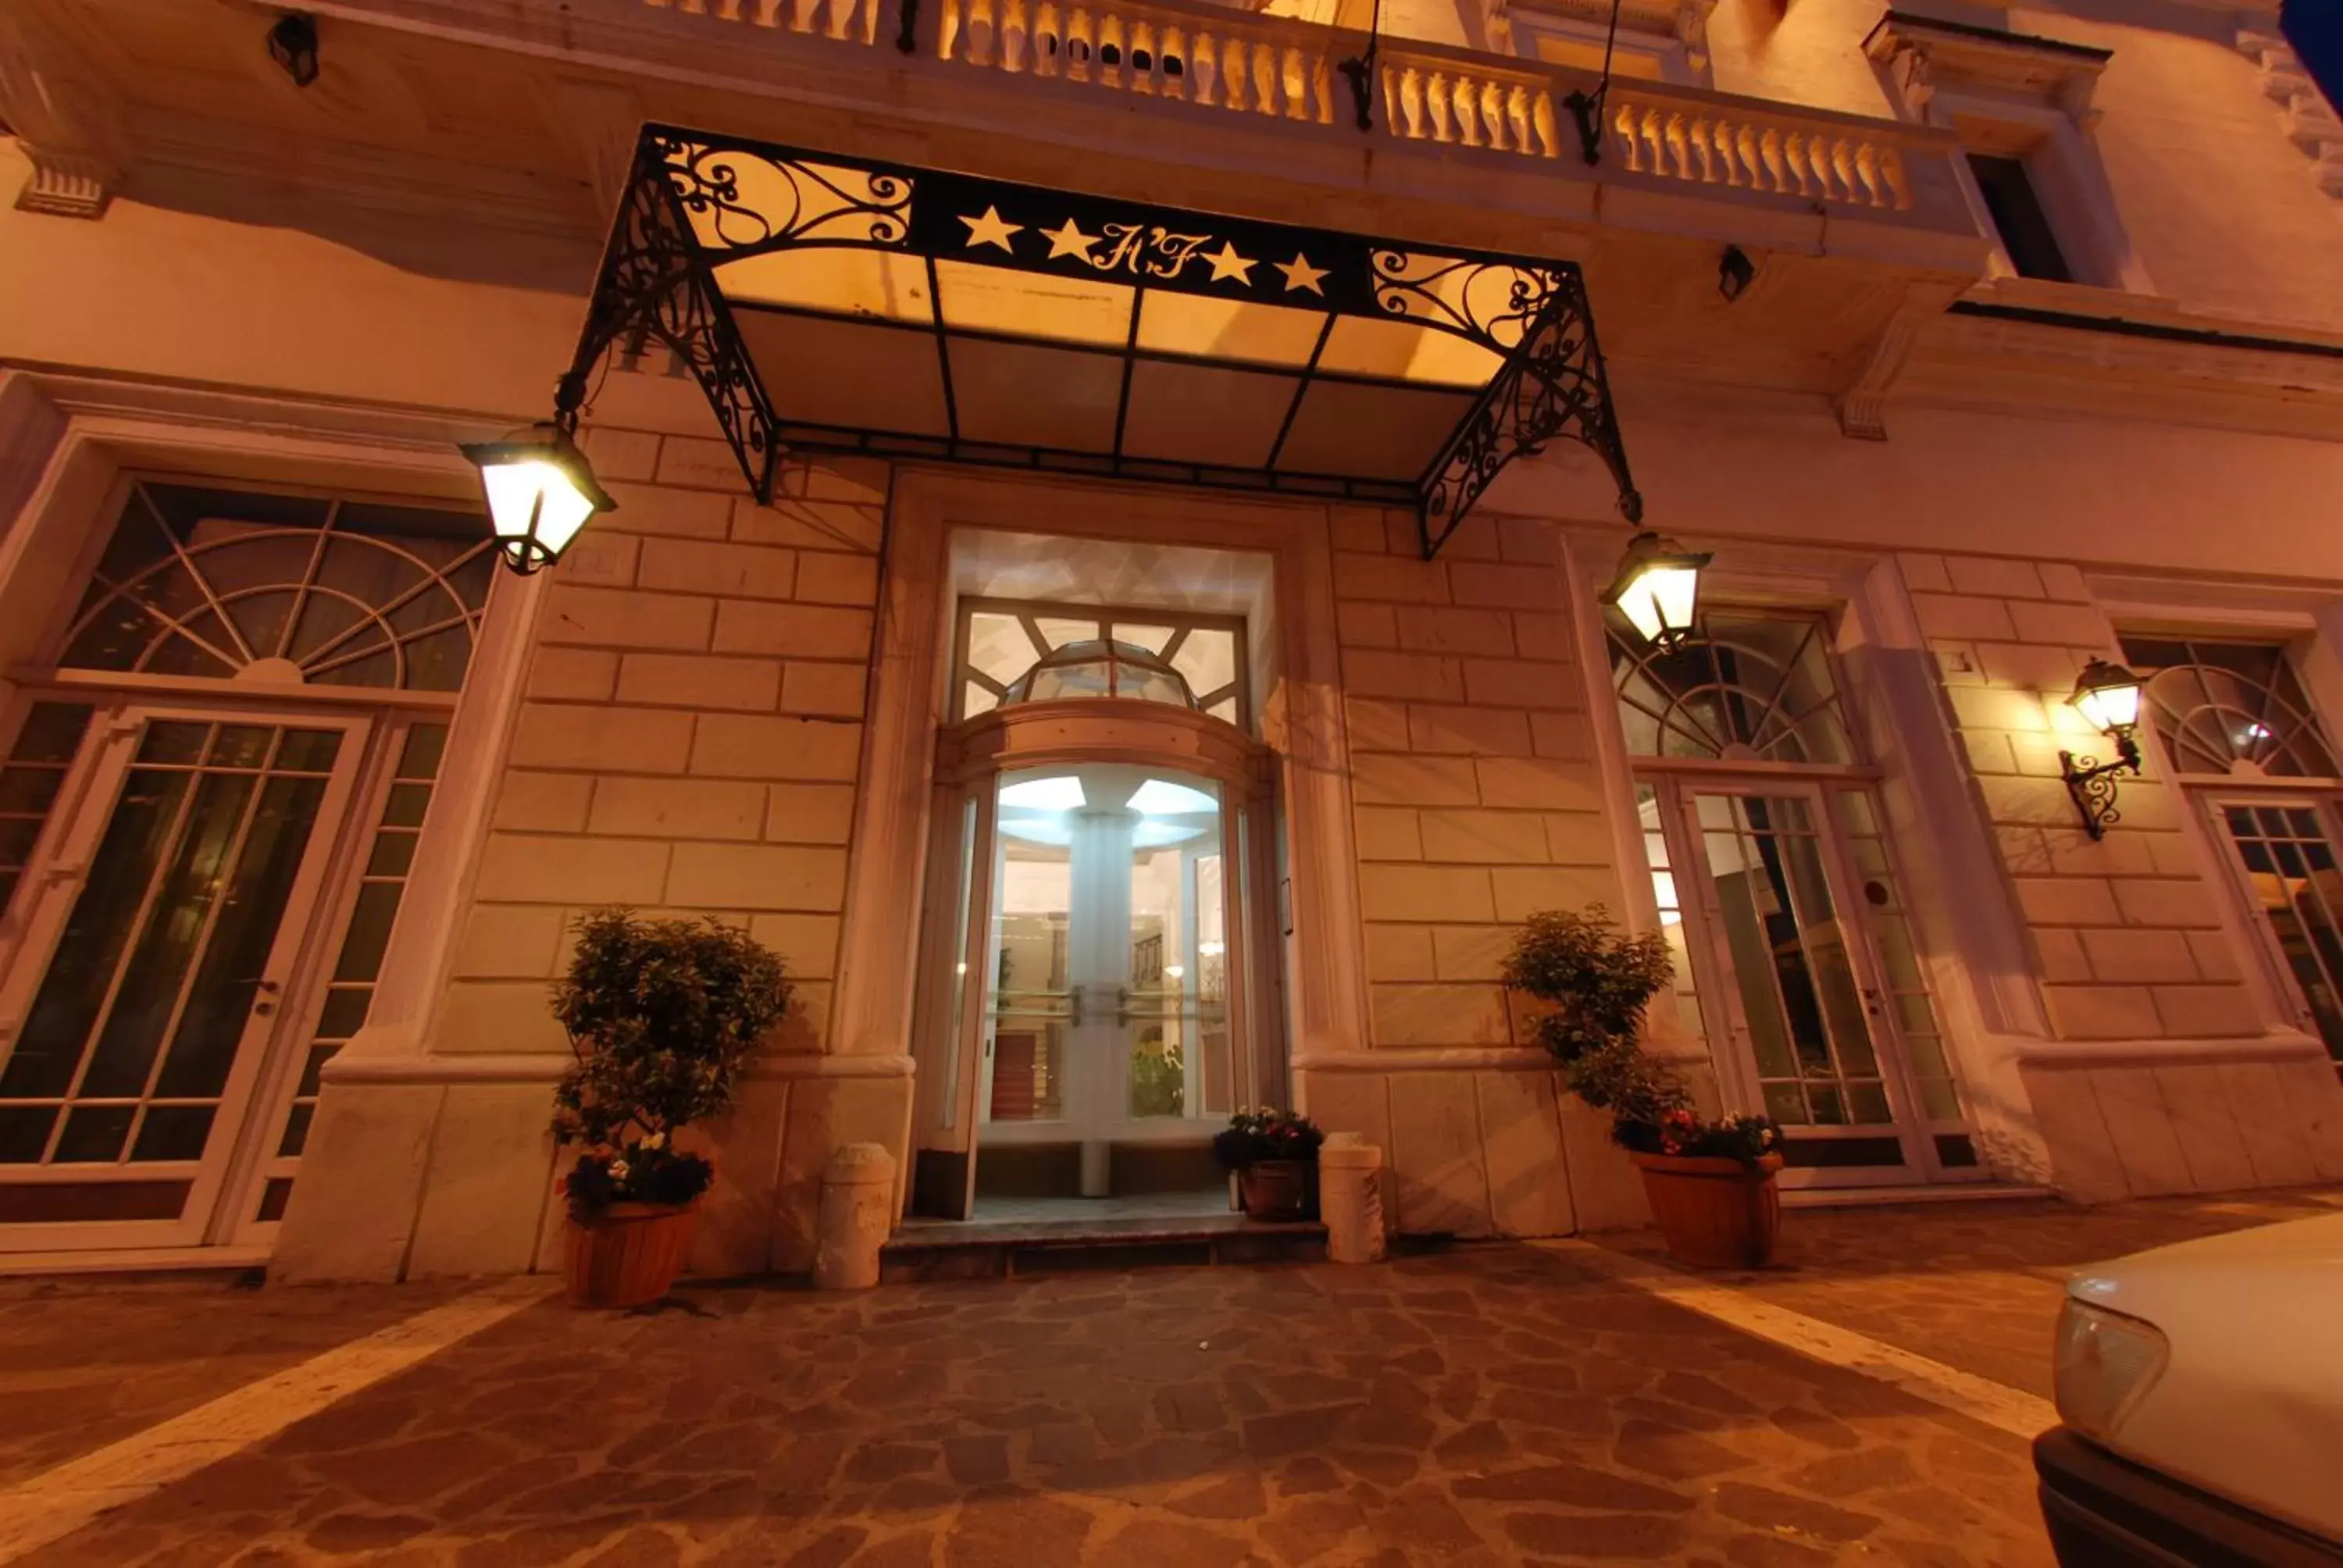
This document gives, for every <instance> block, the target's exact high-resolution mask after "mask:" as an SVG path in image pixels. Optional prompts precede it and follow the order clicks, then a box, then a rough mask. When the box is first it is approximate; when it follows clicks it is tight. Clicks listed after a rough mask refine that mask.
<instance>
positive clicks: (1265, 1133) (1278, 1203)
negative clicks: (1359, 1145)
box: [1212, 1111, 1326, 1221]
mask: <svg viewBox="0 0 2343 1568" xmlns="http://www.w3.org/2000/svg"><path fill="white" fill-rule="evenodd" d="M1325 1141H1326V1135H1325V1134H1324V1133H1323V1132H1322V1131H1319V1130H1318V1124H1317V1123H1316V1122H1314V1121H1311V1120H1310V1118H1308V1117H1307V1116H1303V1115H1302V1114H1301V1113H1300V1112H1298V1111H1238V1112H1237V1113H1236V1114H1235V1115H1234V1116H1232V1117H1230V1118H1229V1124H1228V1126H1226V1127H1224V1128H1222V1130H1221V1131H1218V1132H1216V1133H1214V1134H1213V1135H1212V1153H1213V1154H1214V1155H1215V1156H1216V1157H1217V1158H1218V1159H1219V1160H1220V1162H1221V1166H1222V1169H1223V1170H1228V1171H1235V1172H1236V1178H1237V1191H1238V1194H1239V1196H1240V1197H1241V1199H1242V1201H1243V1203H1244V1211H1245V1218H1246V1219H1248V1220H1271V1221H1292V1220H1307V1219H1309V1218H1310V1217H1311V1216H1312V1214H1314V1213H1315V1212H1316V1211H1317V1208H1318V1146H1319V1145H1320V1144H1322V1143H1323V1142H1325Z"/></svg>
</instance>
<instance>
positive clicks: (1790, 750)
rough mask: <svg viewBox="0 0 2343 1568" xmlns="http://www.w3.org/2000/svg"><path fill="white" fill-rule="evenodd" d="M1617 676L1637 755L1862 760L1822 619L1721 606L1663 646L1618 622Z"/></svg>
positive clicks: (1613, 640) (1614, 639)
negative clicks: (1688, 632)
mask: <svg viewBox="0 0 2343 1568" xmlns="http://www.w3.org/2000/svg"><path fill="white" fill-rule="evenodd" d="M1609 638H1610V644H1611V677H1612V683H1613V686H1614V689H1616V691H1617V692H1618V696H1619V719H1620V723H1621V724H1622V726H1623V727H1624V729H1625V730H1626V737H1627V749H1628V750H1629V751H1630V752H1631V753H1633V754H1634V755H1635V756H1638V757H1694V758H1715V759H1724V760H1742V761H1746V760H1752V759H1762V760H1765V761H1769V762H1815V763H1851V762H1855V761H1858V760H1860V759H1859V758H1858V757H1857V756H1856V755H1855V741H1854V738H1853V734H1852V731H1851V729H1849V727H1848V724H1847V722H1846V715H1845V708H1844V705H1843V704H1842V702H1841V701H1840V696H1839V690H1838V683H1837V681H1836V679H1835V677H1834V675H1833V673H1832V669H1831V659H1830V650H1829V648H1828V646H1827V642H1828V637H1827V629H1826V628H1825V624H1824V622H1823V619H1822V618H1821V617H1819V616H1815V615H1805V614H1796V613H1787V614H1783V613H1771V614H1769V613H1763V612H1758V611H1745V610H1734V609H1715V610H1710V611H1708V612H1706V613H1704V614H1703V615H1702V616H1701V618H1700V622H1699V624H1698V625H1697V626H1695V627H1694V628H1693V633H1692V635H1691V636H1690V637H1688V638H1685V639H1684V641H1683V642H1681V643H1678V644H1676V645H1675V646H1674V647H1673V648H1666V649H1661V648H1656V647H1654V645H1652V644H1650V643H1648V642H1645V641H1644V640H1643V639H1642V638H1637V637H1635V636H1634V634H1633V632H1632V631H1629V630H1627V629H1626V628H1622V627H1619V626H1614V627H1612V628H1610V631H1609Z"/></svg>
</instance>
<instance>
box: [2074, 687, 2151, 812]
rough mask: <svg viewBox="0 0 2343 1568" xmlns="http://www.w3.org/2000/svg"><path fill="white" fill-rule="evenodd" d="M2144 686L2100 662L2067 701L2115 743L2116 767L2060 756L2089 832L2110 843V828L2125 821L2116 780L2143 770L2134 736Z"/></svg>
mask: <svg viewBox="0 0 2343 1568" xmlns="http://www.w3.org/2000/svg"><path fill="white" fill-rule="evenodd" d="M2140 684H2141V683H2140V678H2139V677H2138V676H2137V675H2134V674H2133V673H2132V672H2131V671H2130V670H2128V669H2126V668H2124V667H2123V666H2122V665H2120V664H2110V663H2109V662H2107V660H2106V659H2104V658H2095V659H2093V660H2091V662H2090V663H2088V664H2087V665H2085V666H2084V667H2083V673H2082V674H2080V675H2078V676H2077V677H2076V678H2075V692H2074V695H2073V696H2071V697H2069V698H2068V699H2066V700H2067V701H2069V702H2071V703H2073V704H2074V706H2075V711H2077V713H2080V714H2081V715H2082V716H2083V719H2084V721H2085V722H2086V723H2087V724H2089V725H2090V727H2091V728H2092V729H2096V730H2097V731H2098V732H2099V733H2100V734H2102V735H2104V736H2106V737H2107V739H2109V740H2112V741H2114V742H2115V748H2116V757H2115V760H2114V761H2112V762H2101V761H2099V760H2098V759H2097V758H2093V757H2077V756H2076V755H2075V754H2074V753H2073V752H2071V751H2061V752H2059V753H2058V768H2059V772H2060V776H2061V777H2062V778H2064V779H2066V793H2067V794H2068V795H2069V796H2071V797H2073V799H2074V801H2075V809H2076V810H2077V812H2079V813H2081V815H2082V819H2083V831H2084V832H2086V833H2087V834H2089V835H2090V836H2091V837H2092V838H2094V839H2102V838H2105V837H2106V836H2107V825H2108V824H2109V823H2111V822H2118V821H2121V820H2122V815H2121V814H2120V813H2119V812H2117V809H2116V776H2117V774H2119V773H2137V772H2138V771H2139V741H2138V740H2137V739H2136V738H2135V737H2134V736H2133V734H2132V731H2133V730H2134V729H2137V727H2138V725H2139V691H2140Z"/></svg>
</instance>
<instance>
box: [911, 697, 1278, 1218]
mask: <svg viewBox="0 0 2343 1568" xmlns="http://www.w3.org/2000/svg"><path fill="white" fill-rule="evenodd" d="M1100 762H1106V763H1115V764H1121V765H1124V766H1129V767H1134V768H1146V769H1161V770H1164V771H1168V772H1179V773H1186V774H1191V775H1195V776H1200V777H1202V778H1206V779H1212V781H1213V782H1214V783H1216V784H1218V785H1220V786H1221V788H1222V854H1224V855H1225V856H1226V857H1227V858H1228V859H1227V865H1228V871H1227V873H1226V874H1225V875H1224V876H1223V878H1222V900H1223V910H1224V912H1223V916H1222V920H1223V926H1224V930H1225V935H1224V938H1223V940H1225V941H1226V942H1227V944H1228V953H1227V955H1226V956H1227V957H1228V958H1229V959H1230V960H1232V961H1231V962H1230V963H1229V965H1228V981H1227V986H1228V1016H1229V1020H1230V1029H1231V1030H1232V1035H1233V1036H1234V1038H1233V1039H1232V1042H1231V1049H1232V1063H1231V1072H1232V1085H1236V1086H1242V1085H1247V1084H1252V1083H1255V1082H1258V1081H1259V1077H1260V1073H1261V1070H1262V1061H1263V1060H1266V1058H1267V1055H1268V1051H1267V1049H1266V1048H1267V1046H1268V1044H1269V1041H1268V1040H1267V1038H1266V1037H1265V1036H1264V1034H1263V1032H1262V1031H1263V1030H1264V1029H1265V1028H1269V1029H1273V1028H1274V1021H1273V1020H1271V1019H1270V1018H1268V1017H1267V1016H1266V1011H1265V1009H1264V1007H1263V1006H1262V1005H1261V1002H1262V1000H1263V999H1265V998H1266V997H1268V996H1271V995H1273V994H1274V990H1273V987H1272V986H1271V985H1269V984H1265V983H1262V975H1263V974H1264V973H1265V972H1266V971H1267V968H1268V966H1272V965H1274V964H1275V962H1276V961H1277V955H1276V953H1275V952H1274V951H1273V950H1270V949H1269V948H1268V947H1267V944H1266V943H1265V942H1264V941H1263V940H1262V933H1263V932H1264V931H1265V930H1268V929H1271V927H1272V926H1273V922H1263V921H1262V920H1258V919H1256V918H1253V916H1252V907H1253V905H1254V904H1255V903H1256V902H1257V901H1259V900H1262V899H1263V898H1266V897H1268V896H1269V893H1268V886H1269V884H1268V882H1267V881H1266V880H1265V875H1266V871H1267V868H1268V862H1267V860H1266V859H1265V856H1264V853H1263V851H1264V850H1265V849H1266V848H1267V845H1268V843H1269V840H1270V839H1271V837H1272V836H1271V835H1269V834H1265V833H1263V832H1262V831H1261V830H1260V825H1261V824H1262V822H1263V821H1265V820H1266V818H1267V815H1268V813H1269V812H1270V811H1271V810H1272V809H1273V804H1274V790H1273V787H1272V779H1273V778H1274V773H1273V769H1272V762H1273V754H1272V752H1271V751H1270V749H1269V748H1267V747H1266V746H1264V745H1262V743H1261V742H1259V741H1257V740H1254V739H1252V737H1250V736H1248V735H1246V734H1244V733H1243V732H1242V730H1239V729H1236V728H1235V727H1234V726H1232V725H1230V724H1228V723H1225V722H1224V721H1222V720H1221V719H1213V718H1211V717H1209V716H1207V715H1205V714H1202V713H1197V712H1193V711H1191V710H1189V709H1180V708H1174V707H1172V706H1171V705H1169V704H1166V703H1155V702H1142V701H1139V700H1135V699H1111V698H1091V699H1068V700H1062V701H1055V702H1031V703H1021V704H1018V705H1016V706H1013V707H1010V708H1005V709H992V710H990V711H989V712H986V713H983V714H980V715H978V716H977V717H976V718H974V719H965V720H963V721H961V722H960V723H959V724H957V725H953V726H950V727H948V728H946V729H943V730H941V731H940V732H939V734H938V736H937V741H936V752H935V773H934V778H935V781H936V782H935V791H934V802H933V810H932V814H931V815H932V820H933V823H934V832H933V835H932V839H933V841H932V843H931V845H930V853H929V856H928V876H927V882H926V892H927V897H926V900H925V907H924V910H923V914H922V917H921V920H920V941H919V945H918V950H919V953H920V969H919V973H918V976H917V980H916V990H915V996H914V1002H913V1010H912V1017H913V1020H914V1032H913V1035H912V1040H911V1055H912V1059H913V1061H914V1063H915V1064H916V1065H915V1069H914V1070H915V1071H916V1072H917V1074H918V1078H919V1081H920V1087H919V1091H918V1093H917V1095H916V1096H915V1101H914V1107H915V1109H914V1113H913V1121H912V1129H911V1147H910V1160H911V1162H912V1167H913V1169H912V1172H911V1179H910V1181H907V1182H906V1183H905V1191H904V1211H905V1212H906V1213H907V1214H909V1213H915V1212H916V1213H930V1214H938V1216H939V1217H943V1218H952V1217H958V1218H966V1217H967V1216H968V1215H969V1214H970V1212H972V1210H973V1202H974V1192H975V1181H976V1163H977V1157H978V1154H979V1153H980V1145H981V1141H982V1138H981V1134H980V1131H979V1126H980V1118H979V1116H978V1114H977V1111H978V1099H977V1097H978V1094H979V1093H980V1089H981V1086H982V1084H983V1082H984V1081H985V1080H986V1078H987V1076H988V1074H987V1071H986V1064H985V1061H984V1058H983V1050H982V1042H983V1038H984V1009H983V1007H982V1005H981V1002H982V998H983V994H984V988H983V983H982V979H983V974H984V967H983V966H984V964H985V962H986V960H987V955H988V954H989V952H990V945H991V943H990V939H991V925H992V900H993V899H994V897H995V896H996V895H995V892H994V888H993V880H994V879H993V877H992V874H991V873H992V866H991V859H990V849H991V847H992V845H993V844H994V843H995V842H996V841H997V832H996V830H995V828H994V821H995V817H996V810H995V801H996V799H997V796H998V792H999V781H1000V779H1001V776H1002V775H1003V774H1006V773H1011V772H1017V771H1021V770H1024V769H1032V768H1047V767H1051V766H1053V765H1078V764H1081V763H1100ZM962 920H965V921H966V924H965V926H964V927H963V926H962V925H961V924H960V922H961V921H962ZM956 934H957V936H958V939H959V940H954V939H955V935H956ZM950 964H965V965H966V966H967V968H966V969H965V970H962V971H960V973H959V974H957V975H956V974H954V973H952V972H951V971H950V970H948V969H947V968H946V966H947V965H950ZM963 979H970V980H974V982H975V983H973V984H970V985H957V986H956V985H955V983H954V982H955V981H956V980H963ZM955 996H956V999H957V1000H956V1002H955V1004H954V1005H951V1006H949V1007H948V1006H947V1004H946V1002H945V1000H944V999H945V998H947V997H955ZM1238 1092H1239V1093H1240V1094H1241V1095H1242V1094H1243V1092H1244V1091H1242V1088H1240V1089H1239V1090H1238ZM1195 1136H1197V1134H1196V1132H1195V1131H1194V1130H1192V1129H1190V1128H1188V1127H1186V1126H1184V1125H1183V1126H1182V1127H1181V1128H1179V1129H1177V1130H1171V1129H1167V1130H1164V1131H1154V1132H1151V1133H1142V1134H1139V1135H1137V1136H1135V1137H1134V1138H1133V1139H1131V1141H1158V1140H1168V1141H1182V1140H1184V1139H1186V1138H1190V1137H1195ZM1117 1137H1118V1138H1120V1137H1121V1133H1119V1132H1118V1134H1117ZM939 1211H941V1212H940V1213H939Z"/></svg>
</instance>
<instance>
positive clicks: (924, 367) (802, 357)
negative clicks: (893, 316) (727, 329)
mask: <svg viewBox="0 0 2343 1568" xmlns="http://www.w3.org/2000/svg"><path fill="white" fill-rule="evenodd" d="M739 322H740V337H741V340H742V341H743V342H744V343H746V344H747V345H748V346H749V352H750V353H751V354H753V355H755V356H756V357H757V363H758V364H759V366H760V367H762V368H763V373H764V378H765V387H766V388H767V390H768V391H769V392H770V394H771V396H772V399H773V406H774V407H775V408H776V409H777V410H778V411H779V414H780V416H781V417H782V418H783V419H784V420H789V421H791V422H795V421H798V420H803V421H805V422H807V423H808V424H813V425H820V426H823V427H828V428H830V429H834V430H854V429H884V430H899V431H903V432H906V433H910V434H917V435H932V436H942V435H946V434H948V433H949V432H950V428H951V420H950V413H949V410H948V409H947V407H946V406H945V402H944V383H943V372H942V369H941V367H940V363H939V361H938V360H937V358H936V338H935V334H934V333H932V332H930V331H929V330H927V329H926V328H924V327H894V326H886V325H881V324H880V323H877V322H856V321H838V320H832V319H830V318H827V317H814V316H797V315H784V314H781V313H779V312H778V311H771V310H753V309H752V310H743V311H741V312H740V313H739Z"/></svg>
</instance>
